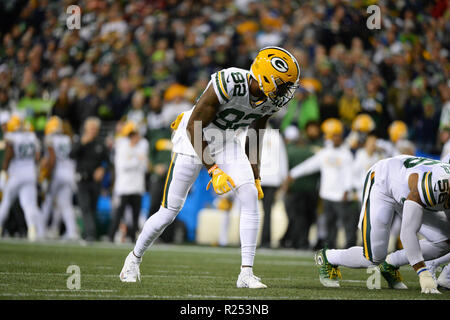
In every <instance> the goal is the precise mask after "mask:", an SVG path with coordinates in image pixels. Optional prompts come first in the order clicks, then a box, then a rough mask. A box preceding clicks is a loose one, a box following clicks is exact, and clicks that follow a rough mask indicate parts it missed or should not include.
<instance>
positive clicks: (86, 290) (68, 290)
mask: <svg viewBox="0 0 450 320" xmlns="http://www.w3.org/2000/svg"><path fill="white" fill-rule="evenodd" d="M33 291H44V292H74V291H75V292H117V290H97V289H79V290H73V289H33Z"/></svg>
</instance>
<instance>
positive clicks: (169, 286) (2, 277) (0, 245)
mask: <svg viewBox="0 0 450 320" xmlns="http://www.w3.org/2000/svg"><path fill="white" fill-rule="evenodd" d="M131 248H132V246H131V245H129V244H128V245H113V244H107V243H96V244H92V245H88V246H82V245H79V244H74V243H62V242H50V243H49V242H46V243H28V242H26V241H20V240H1V241H0V299H27V300H28V299H58V300H61V299H63V300H64V299H96V300H97V299H133V300H134V299H152V300H161V299H162V300H185V299H188V300H190V299H193V300H211V299H212V300H229V299H233V300H236V299H237V300H252V299H256V300H261V299H262V300H266V299H267V300H279V299H281V300H310V299H312V300H318V299H350V300H361V299H369V300H378V299H382V300H393V299H395V300H405V299H407V300H412V299H447V300H448V299H450V291H442V294H441V295H423V294H420V286H419V282H418V278H417V276H416V275H415V273H414V272H413V271H412V269H411V268H410V267H403V268H401V272H402V275H403V276H404V278H405V282H406V284H407V285H408V287H409V289H408V290H402V291H394V290H390V289H388V288H387V284H386V282H385V281H384V280H383V279H381V289H379V290H376V289H374V290H369V289H368V288H367V285H366V281H367V279H368V277H369V276H370V275H371V274H368V273H367V272H366V270H364V269H358V270H353V269H348V268H341V272H342V276H343V280H342V282H341V288H325V287H323V286H322V285H321V284H320V282H319V280H318V272H317V268H316V266H315V265H314V262H313V254H312V253H311V252H303V251H294V250H277V249H258V250H257V253H256V260H255V267H254V273H255V274H256V275H257V276H259V277H261V278H262V280H263V282H264V283H265V284H267V286H268V288H267V289H263V290H249V289H238V288H236V279H237V276H238V272H239V264H240V252H239V248H214V247H204V246H196V245H163V244H156V245H155V246H154V247H152V249H151V250H150V251H148V252H147V253H146V255H145V256H144V259H143V262H142V264H141V275H142V282H141V283H133V284H132V283H121V282H120V280H119V277H118V275H119V272H120V270H121V268H122V265H123V261H124V259H125V257H126V255H127V254H128V252H129V251H130V250H131ZM70 265H77V266H78V267H79V268H80V274H81V277H80V286H81V287H80V289H79V290H76V289H68V287H67V282H68V279H69V277H70V276H71V274H69V273H66V271H67V268H68V267H69V266H70ZM71 283H73V282H71Z"/></svg>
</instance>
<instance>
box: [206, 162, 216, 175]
mask: <svg viewBox="0 0 450 320" xmlns="http://www.w3.org/2000/svg"><path fill="white" fill-rule="evenodd" d="M217 168H218V166H217V164H215V165H213V166H212V167H211V168H209V170H208V174H209V176H211V174H212V172H213V171H214V170H216V169H217Z"/></svg>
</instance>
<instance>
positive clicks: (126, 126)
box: [120, 120, 138, 137]
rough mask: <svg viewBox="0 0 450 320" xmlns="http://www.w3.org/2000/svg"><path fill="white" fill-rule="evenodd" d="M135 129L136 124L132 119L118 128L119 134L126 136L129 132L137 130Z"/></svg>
mask: <svg viewBox="0 0 450 320" xmlns="http://www.w3.org/2000/svg"><path fill="white" fill-rule="evenodd" d="M137 131H138V130H137V126H136V124H135V123H134V121H130V120H128V121H127V122H125V124H124V125H123V127H122V129H121V130H120V135H121V136H122V137H128V136H129V135H130V133H132V132H137Z"/></svg>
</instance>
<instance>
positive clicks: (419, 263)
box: [400, 173, 439, 293]
mask: <svg viewBox="0 0 450 320" xmlns="http://www.w3.org/2000/svg"><path fill="white" fill-rule="evenodd" d="M417 182H418V174H416V173H414V174H411V175H410V176H409V178H408V185H409V190H410V193H409V195H408V198H407V199H406V201H405V203H404V205H403V217H402V225H401V231H400V239H401V241H402V244H403V247H404V248H405V253H406V257H407V258H408V261H409V263H410V264H411V266H412V267H413V268H414V270H415V271H416V272H417V275H418V276H419V282H420V287H421V289H422V293H439V291H438V290H437V284H436V282H435V281H434V279H433V277H432V275H431V273H430V271H428V269H427V268H426V266H425V262H424V259H423V255H422V251H421V249H420V244H419V239H418V238H417V232H419V230H420V227H421V226H422V218H423V204H422V201H421V200H420V195H419V191H418V189H417Z"/></svg>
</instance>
